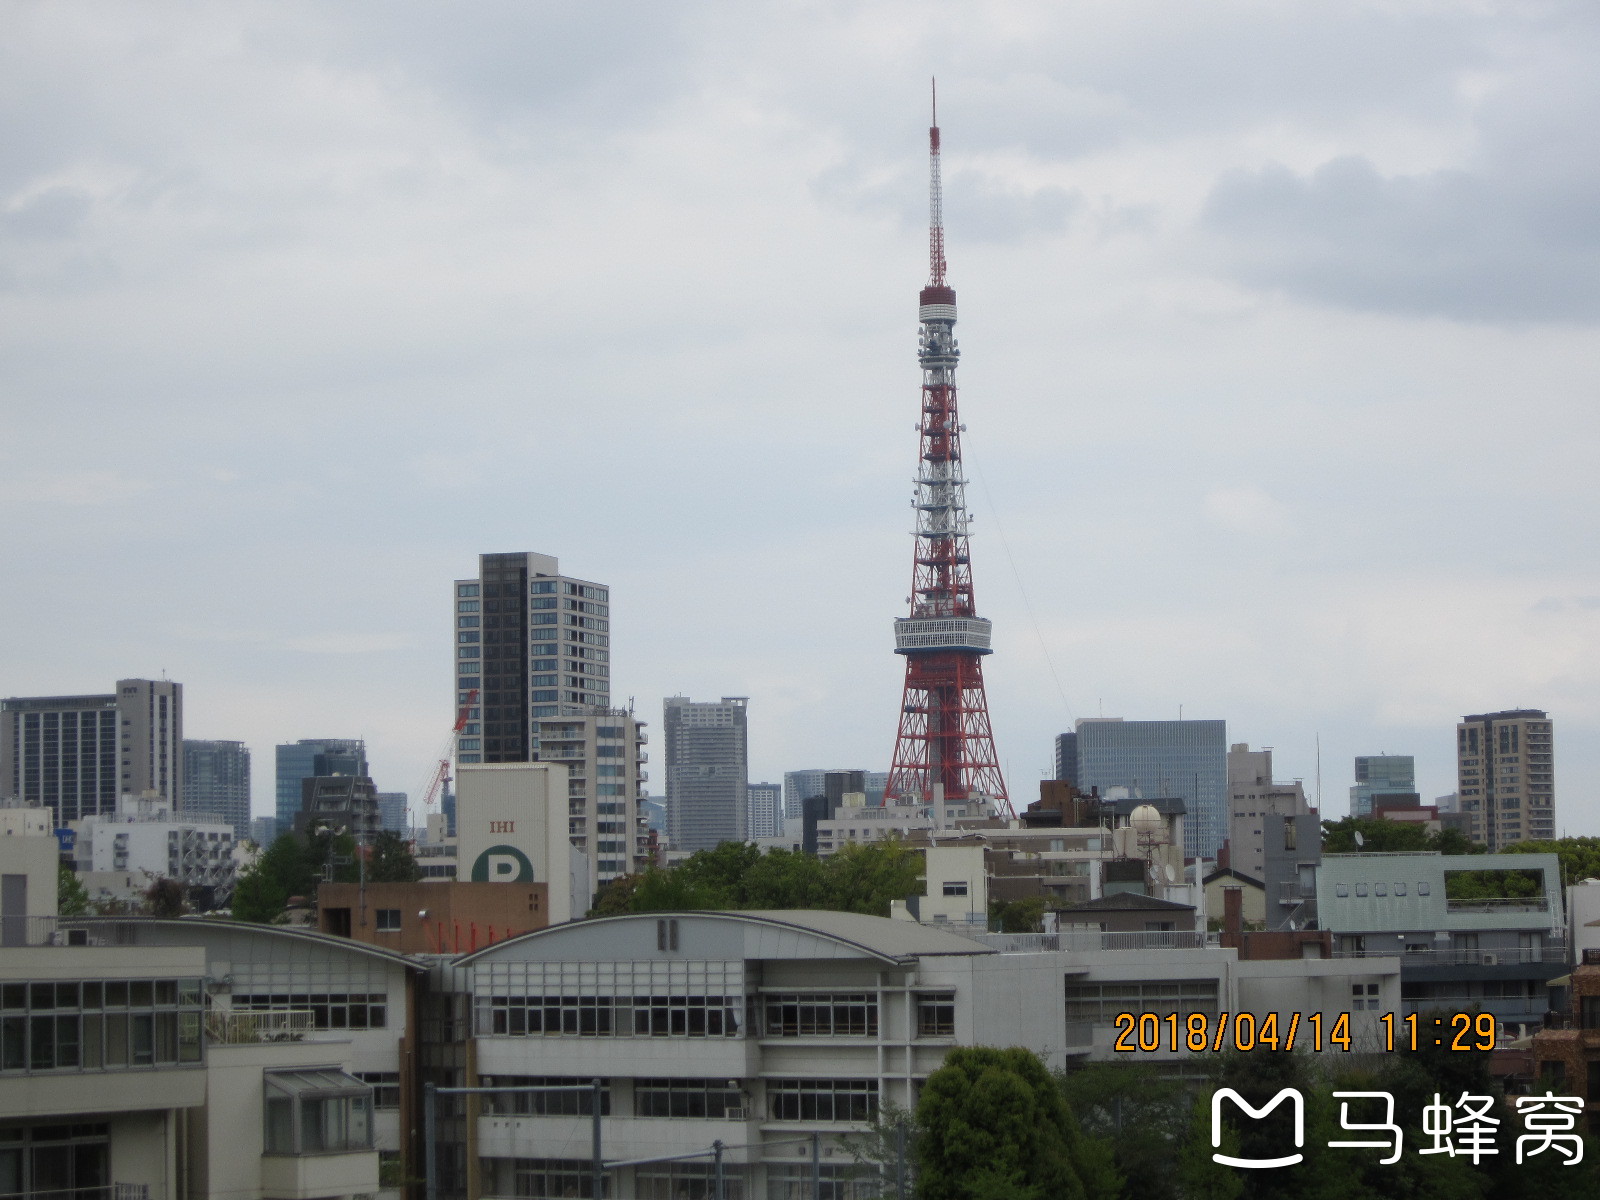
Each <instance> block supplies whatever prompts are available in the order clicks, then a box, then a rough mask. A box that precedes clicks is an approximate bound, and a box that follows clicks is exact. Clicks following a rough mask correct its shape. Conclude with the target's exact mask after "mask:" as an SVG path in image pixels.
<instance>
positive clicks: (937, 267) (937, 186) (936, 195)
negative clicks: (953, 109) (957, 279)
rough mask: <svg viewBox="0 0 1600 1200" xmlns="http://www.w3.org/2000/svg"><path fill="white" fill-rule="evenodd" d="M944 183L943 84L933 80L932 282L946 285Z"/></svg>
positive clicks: (930, 178)
mask: <svg viewBox="0 0 1600 1200" xmlns="http://www.w3.org/2000/svg"><path fill="white" fill-rule="evenodd" d="M944 265H945V264H944V182H943V180H942V179H941V178H940V173H939V81H938V80H937V79H935V80H934V81H933V124H932V125H930V126H928V282H929V284H931V285H932V286H934V287H943V286H944Z"/></svg>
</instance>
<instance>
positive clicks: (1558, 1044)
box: [1533, 950, 1600, 1134]
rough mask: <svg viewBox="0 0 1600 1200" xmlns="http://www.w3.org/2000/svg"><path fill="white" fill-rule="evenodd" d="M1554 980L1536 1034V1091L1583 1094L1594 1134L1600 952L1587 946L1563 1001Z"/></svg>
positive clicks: (1599, 1078)
mask: <svg viewBox="0 0 1600 1200" xmlns="http://www.w3.org/2000/svg"><path fill="white" fill-rule="evenodd" d="M1562 982H1563V981H1562V980H1559V979H1552V980H1551V981H1550V990H1551V993H1552V1004H1551V1011H1550V1015H1549V1016H1548V1017H1547V1018H1546V1023H1547V1026H1548V1027H1547V1028H1545V1029H1543V1030H1541V1031H1539V1032H1538V1033H1536V1034H1534V1036H1533V1057H1534V1069H1535V1071H1537V1072H1538V1076H1537V1080H1538V1082H1537V1089H1538V1090H1541V1091H1542V1090H1544V1089H1545V1088H1549V1089H1550V1090H1552V1091H1554V1092H1556V1093H1557V1094H1560V1095H1567V1096H1582V1097H1583V1098H1584V1100H1585V1101H1586V1102H1587V1103H1586V1106H1585V1111H1586V1113H1587V1115H1588V1118H1589V1120H1588V1126H1589V1132H1590V1133H1591V1134H1600V950H1585V951H1584V952H1583V962H1582V963H1580V964H1579V965H1578V967H1577V968H1576V969H1575V970H1574V971H1573V972H1572V974H1571V975H1569V976H1567V978H1566V980H1565V983H1566V986H1565V987H1564V988H1560V989H1559V990H1560V991H1561V992H1563V993H1564V999H1563V1000H1562V1001H1559V1002H1558V1001H1556V999H1555V993H1556V992H1557V990H1558V986H1557V985H1559V984H1561V983H1562Z"/></svg>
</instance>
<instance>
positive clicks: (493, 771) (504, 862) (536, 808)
mask: <svg viewBox="0 0 1600 1200" xmlns="http://www.w3.org/2000/svg"><path fill="white" fill-rule="evenodd" d="M567 774H568V772H567V771H566V769H565V768H562V767H557V766H552V765H551V764H548V763H487V764H463V765H462V766H461V767H460V768H459V769H458V770H457V772H456V838H457V862H458V864H459V867H458V874H457V876H456V878H457V879H459V880H461V881H463V882H490V883H543V884H546V885H548V888H549V893H548V900H547V902H548V904H549V905H550V912H549V919H550V923H551V924H553V925H554V924H559V923H561V922H562V921H570V920H571V919H572V918H573V917H581V916H582V915H583V911H582V910H581V909H580V910H579V911H576V912H574V911H573V903H572V899H571V897H572V878H573V870H572V849H571V842H570V839H569V837H568V834H567Z"/></svg>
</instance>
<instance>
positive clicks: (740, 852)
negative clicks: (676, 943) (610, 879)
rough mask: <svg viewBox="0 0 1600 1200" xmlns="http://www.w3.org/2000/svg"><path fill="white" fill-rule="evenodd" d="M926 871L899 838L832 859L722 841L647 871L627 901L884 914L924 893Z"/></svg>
mask: <svg viewBox="0 0 1600 1200" xmlns="http://www.w3.org/2000/svg"><path fill="white" fill-rule="evenodd" d="M921 872H922V855H921V854H920V853H918V852H917V851H916V850H913V849H911V848H910V847H908V846H906V845H905V844H904V843H903V842H901V841H900V840H899V839H897V838H888V839H885V840H883V841H880V842H868V843H865V844H861V845H856V844H849V845H846V846H844V847H843V848H842V849H840V850H839V852H838V853H837V854H834V855H832V856H831V857H829V858H826V859H819V858H818V857H817V856H816V855H814V854H801V853H794V852H792V851H788V850H773V851H772V852H770V853H768V854H763V853H762V852H761V851H760V850H759V849H758V848H757V847H755V846H751V845H747V844H745V843H743V842H723V843H722V844H721V845H719V846H716V847H714V848H713V849H710V850H697V851H695V852H694V853H693V854H691V855H690V856H689V857H688V858H686V859H684V860H683V861H682V862H681V863H679V864H678V865H677V866H675V867H671V868H665V869H663V868H658V867H651V868H649V869H648V870H646V871H645V872H644V874H643V875H641V876H639V877H638V879H637V881H636V882H635V883H634V884H633V885H632V886H631V887H630V889H629V901H628V903H629V909H630V911H632V912H669V911H683V910H694V909H788V908H800V909H818V908H831V909H835V910H838V911H842V912H859V913H868V914H872V915H876V916H883V917H886V916H888V915H889V905H890V903H891V902H892V901H894V900H897V899H901V898H903V897H905V896H909V895H912V894H913V893H915V892H916V891H917V890H918V888H919V884H918V879H919V877H920V875H921ZM617 902H618V901H617V899H616V898H615V897H613V898H611V899H609V900H608V901H607V903H608V904H615V903H617ZM598 909H599V905H598V903H597V905H596V911H598Z"/></svg>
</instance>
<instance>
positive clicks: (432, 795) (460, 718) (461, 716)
mask: <svg viewBox="0 0 1600 1200" xmlns="http://www.w3.org/2000/svg"><path fill="white" fill-rule="evenodd" d="M477 703H478V689H477V688H473V689H472V690H471V691H470V692H468V693H467V698H466V700H465V701H463V702H462V705H461V710H460V711H459V712H458V713H457V714H456V724H455V728H454V729H452V730H451V731H450V736H449V737H448V738H446V739H445V743H444V748H443V749H442V750H441V751H440V752H439V765H438V766H437V767H435V768H434V770H433V775H432V776H431V777H430V778H429V780H428V786H427V787H426V788H424V789H423V792H422V807H421V809H420V811H421V814H422V820H423V822H424V823H426V822H427V820H428V810H429V809H431V808H432V807H433V805H434V802H435V801H436V800H437V799H438V798H439V795H440V793H441V792H442V791H443V790H444V789H445V788H447V787H449V786H450V761H451V759H453V758H454V757H455V754H456V742H457V740H458V739H459V738H460V737H461V731H462V730H463V729H465V728H466V727H467V718H468V717H470V716H471V715H472V710H473V708H474V707H475V706H476V705H477Z"/></svg>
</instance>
